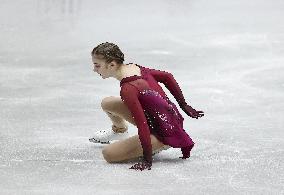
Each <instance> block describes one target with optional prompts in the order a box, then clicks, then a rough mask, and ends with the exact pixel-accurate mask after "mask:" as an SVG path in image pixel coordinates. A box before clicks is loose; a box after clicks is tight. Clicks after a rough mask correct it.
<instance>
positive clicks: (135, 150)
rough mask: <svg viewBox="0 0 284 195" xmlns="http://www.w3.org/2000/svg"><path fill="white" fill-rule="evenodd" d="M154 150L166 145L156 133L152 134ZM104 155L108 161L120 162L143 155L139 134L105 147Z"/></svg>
mask: <svg viewBox="0 0 284 195" xmlns="http://www.w3.org/2000/svg"><path fill="white" fill-rule="evenodd" d="M150 138H151V144H152V151H154V150H157V149H159V148H161V147H163V146H165V145H164V144H163V143H162V142H160V141H159V140H158V139H157V138H156V137H155V136H154V135H152V134H150ZM103 155H104V157H105V159H106V160H107V161H108V162H120V161H125V160H128V159H132V158H137V157H139V156H142V155H143V148H142V145H141V142H140V139H139V136H138V135H135V136H132V137H130V138H128V139H125V140H120V141H117V142H114V143H112V144H110V145H108V146H106V147H105V148H104V149H103Z"/></svg>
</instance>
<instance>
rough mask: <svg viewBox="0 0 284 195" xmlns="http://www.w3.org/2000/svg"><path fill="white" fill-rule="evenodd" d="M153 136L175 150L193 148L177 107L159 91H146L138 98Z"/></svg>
mask: <svg viewBox="0 0 284 195" xmlns="http://www.w3.org/2000/svg"><path fill="white" fill-rule="evenodd" d="M138 99H139V102H140V104H141V106H142V107H143V110H144V113H145V116H146V119H147V123H148V125H149V128H150V131H151V134H153V135H155V136H156V137H157V139H158V140H159V141H161V142H162V143H163V144H165V145H169V146H171V147H173V148H184V147H190V146H193V144H194V142H193V141H192V139H191V138H190V136H189V135H188V134H187V133H186V132H185V130H184V129H183V121H184V118H183V117H182V115H181V114H180V113H179V111H178V109H177V107H176V105H175V104H174V103H173V102H171V101H170V100H169V99H166V98H163V97H162V96H161V95H160V94H159V93H158V92H157V91H155V90H152V89H145V90H143V91H141V92H140V94H139V96H138Z"/></svg>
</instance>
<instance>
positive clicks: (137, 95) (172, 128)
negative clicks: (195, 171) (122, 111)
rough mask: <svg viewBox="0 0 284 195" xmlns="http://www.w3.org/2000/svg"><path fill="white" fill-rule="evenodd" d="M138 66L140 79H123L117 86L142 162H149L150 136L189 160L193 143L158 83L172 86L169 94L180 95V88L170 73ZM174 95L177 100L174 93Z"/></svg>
mask: <svg viewBox="0 0 284 195" xmlns="http://www.w3.org/2000/svg"><path fill="white" fill-rule="evenodd" d="M137 66H139V67H140V70H141V76H136V75H134V76H130V77H125V78H123V79H122V80H121V82H120V86H121V91H120V96H121V99H122V100H123V101H124V103H125V104H126V105H127V107H128V108H129V110H130V112H131V114H132V116H133V118H134V121H135V123H136V125H137V128H138V135H139V139H140V142H141V145H142V148H143V155H144V159H145V160H147V161H150V162H151V161H152V145H151V140H150V134H153V135H155V136H156V137H157V139H158V140H159V141H161V142H162V143H163V144H165V145H169V146H172V147H174V148H181V150H182V153H183V156H184V157H188V156H189V155H190V150H191V149H192V147H193V145H194V142H193V141H192V139H191V138H190V136H189V135H188V134H187V133H186V132H185V130H184V129H183V120H184V118H183V117H182V115H181V114H180V113H179V111H178V109H177V107H176V106H175V104H174V103H172V102H171V101H170V100H169V99H168V98H167V96H166V94H165V92H164V91H163V89H162V88H161V86H159V84H158V83H157V80H158V81H159V80H160V81H161V80H163V81H164V83H166V84H167V85H168V86H167V85H166V84H165V85H166V86H167V87H169V86H170V85H172V86H170V87H171V88H170V89H171V90H170V89H169V88H168V89H169V90H170V91H171V92H176V91H179V92H180V94H181V90H180V88H179V87H178V86H177V83H176V82H175V80H174V79H173V77H172V76H170V75H171V74H170V73H167V72H164V71H159V70H154V69H148V68H146V67H142V66H140V65H137ZM145 77H147V80H146V79H145ZM156 78H158V79H157V80H156ZM171 79H172V80H171ZM151 80H152V81H151ZM150 84H152V86H151V85H150ZM180 94H178V95H180ZM173 95H174V96H175V97H177V96H178V95H177V93H175V94H173ZM181 96H182V94H181ZM182 97H183V96H182ZM182 101H184V98H183V100H180V99H179V101H178V102H179V103H180V102H182ZM180 104H181V105H182V103H180Z"/></svg>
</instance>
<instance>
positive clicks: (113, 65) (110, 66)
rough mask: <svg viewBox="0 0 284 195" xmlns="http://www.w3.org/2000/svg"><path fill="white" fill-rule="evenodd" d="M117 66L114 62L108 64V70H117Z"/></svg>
mask: <svg viewBox="0 0 284 195" xmlns="http://www.w3.org/2000/svg"><path fill="white" fill-rule="evenodd" d="M116 66H117V63H116V62H115V61H114V60H113V61H112V62H111V63H109V64H108V68H110V69H115V68H116Z"/></svg>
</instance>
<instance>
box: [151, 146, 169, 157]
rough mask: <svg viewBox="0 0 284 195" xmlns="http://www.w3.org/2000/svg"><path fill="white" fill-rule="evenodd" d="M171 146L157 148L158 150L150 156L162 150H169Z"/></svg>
mask: <svg viewBox="0 0 284 195" xmlns="http://www.w3.org/2000/svg"><path fill="white" fill-rule="evenodd" d="M170 147H171V146H169V145H165V146H163V147H161V148H159V149H157V150H154V151H153V152H152V156H154V155H155V154H158V153H159V152H161V151H163V150H167V149H169V148H170Z"/></svg>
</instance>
